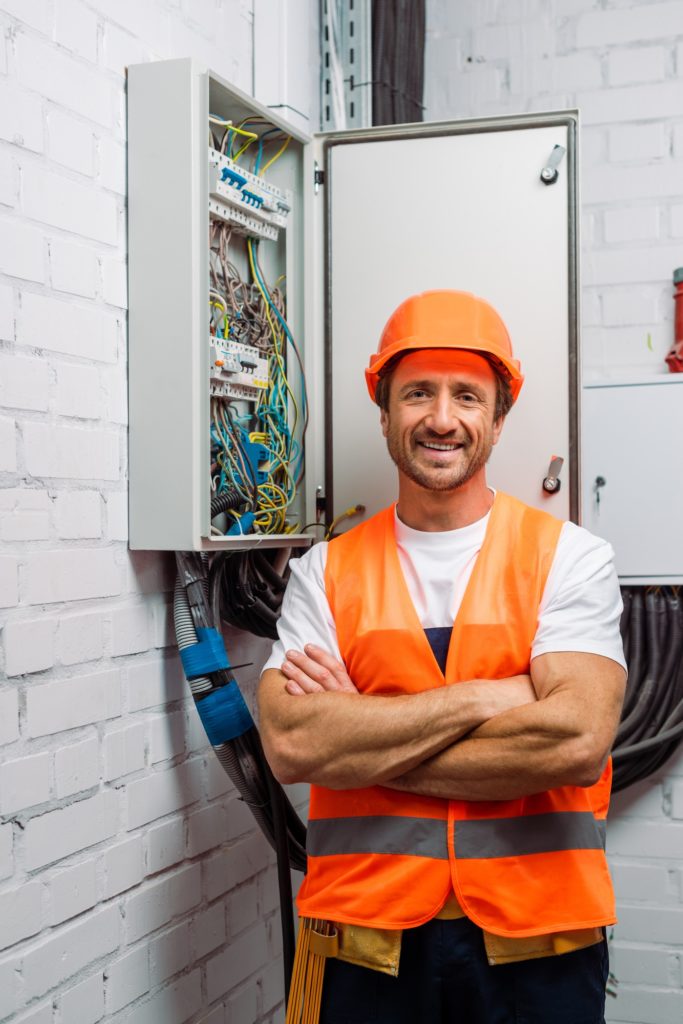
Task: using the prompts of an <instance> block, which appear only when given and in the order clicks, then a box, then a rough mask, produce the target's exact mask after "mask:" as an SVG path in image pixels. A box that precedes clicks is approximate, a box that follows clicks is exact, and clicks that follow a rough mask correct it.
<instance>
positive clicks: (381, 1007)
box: [259, 291, 625, 1024]
mask: <svg viewBox="0 0 683 1024" xmlns="http://www.w3.org/2000/svg"><path fill="white" fill-rule="evenodd" d="M366 378H367V383H368V388H369V390H370V394H371V396H372V397H373V399H374V400H375V401H377V403H378V404H379V406H380V409H381V426H382V431H383V434H384V436H385V438H386V441H387V446H388V449H389V453H390V455H391V457H392V459H393V461H394V462H395V464H396V466H397V469H398V477H399V497H398V504H397V505H396V506H395V507H392V508H389V509H385V510H384V511H383V512H380V513H379V514H378V515H377V516H374V517H372V518H371V519H370V520H368V521H367V522H365V523H363V524H361V525H360V526H358V527H356V528H355V529H354V530H351V531H349V532H348V533H346V534H344V535H342V536H341V537H338V538H337V539H335V540H334V541H333V542H332V543H330V544H328V545H323V544H319V545H317V546H316V547H314V548H313V549H312V550H311V552H309V553H307V554H306V555H305V556H304V557H303V558H301V559H300V560H299V561H298V562H295V563H293V568H292V578H291V581H290V584H289V588H288V591H287V595H286V598H285V602H284V606H283V614H282V619H281V628H280V642H279V643H278V644H276V645H275V647H274V650H273V655H272V657H271V659H270V661H269V662H268V664H267V666H266V670H265V671H264V674H263V677H262V681H261V687H260V697H259V699H260V715H261V731H262V736H263V740H264V745H265V749H266V753H267V755H268V758H269V761H270V763H271V765H272V767H273V771H274V772H275V774H276V776H277V777H278V778H279V779H280V780H281V781H282V782H296V781H302V780H305V781H308V782H310V783H311V784H312V789H311V806H310V818H309V833H308V854H309V860H308V871H307V875H306V878H305V880H304V883H303V885H302V888H301V892H300V894H299V900H298V905H299V910H300V913H301V914H302V915H303V916H304V917H306V918H316V919H323V920H326V921H332V922H335V923H336V925H337V926H338V927H339V929H340V932H341V936H340V938H341V948H340V953H339V957H340V958H338V959H331V960H330V961H329V962H328V964H327V967H326V974H325V983H324V991H323V1006H322V1015H321V1020H322V1021H324V1022H326V1024H330V1022H342V1021H343V1022H344V1024H353V1022H369V1021H372V1022H382V1024H403V1022H406V1024H408V1022H410V1024H415V1022H423V1021H424V1022H429V1024H438V1022H441V1021H443V1022H446V1021H448V1022H449V1024H454V1022H462V1024H512V1022H520V1021H524V1022H525V1024H550V1022H552V1024H597V1022H599V1021H602V1020H603V1014H604V995H605V980H606V974H607V956H606V944H605V939H604V926H605V925H608V924H611V923H612V922H613V921H614V920H615V916H614V902H613V894H612V890H611V884H610V881H609V875H608V871H607V865H606V861H605V857H604V852H603V847H604V824H605V816H606V813H607V805H608V801H609V786H610V767H609V763H608V755H609V750H610V747H611V744H612V741H613V738H614V733H615V730H616V727H617V723H618V719H619V713H620V708H621V702H622V698H623V689H624V679H625V673H624V661H623V653H622V649H621V643H620V637H619V630H618V621H619V613H620V610H621V602H620V596H619V590H618V585H617V581H616V577H615V574H614V569H613V565H612V554H611V549H610V548H609V545H607V544H605V543H604V542H603V541H599V540H597V539H596V538H594V537H592V536H591V535H590V534H588V533H587V532H586V531H584V530H582V529H580V528H579V527H577V526H575V525H574V524H571V523H567V524H562V523H560V522H559V521H558V520H556V519H554V518H553V517H551V516H549V515H548V514H547V513H545V512H541V511H538V510H536V509H532V508H529V507H527V506H525V505H522V504H521V503H520V502H518V501H516V500H515V499H514V498H510V497H509V496H507V495H504V494H501V493H498V494H495V495H494V493H493V492H492V491H491V490H490V489H489V488H488V486H487V483H486V473H485V466H486V461H487V459H488V457H489V455H490V453H491V449H492V447H493V445H494V444H496V442H497V441H498V438H499V437H500V433H501V430H502V428H503V424H504V419H505V415H506V413H507V412H508V410H509V408H510V406H511V405H512V403H513V402H514V401H515V399H516V398H517V395H518V393H519V390H520V388H521V385H522V381H523V377H522V374H521V370H520V366H519V363H518V362H517V361H516V360H515V359H514V357H513V355H512V349H511V345H510V340H509V337H508V334H507V331H506V328H505V326H504V324H503V322H502V320H501V319H500V317H499V316H498V314H497V313H496V312H495V310H493V308H492V307H491V306H490V305H489V304H488V303H486V302H484V301H483V300H482V299H479V298H476V297H475V296H472V295H469V294H466V293H462V292H452V291H434V292H425V293H423V294H421V295H417V296H413V297H411V298H410V299H408V300H406V301H405V302H404V303H402V304H401V306H399V308H398V309H397V310H396V311H395V313H394V314H393V315H392V317H391V318H390V319H389V321H388V323H387V325H386V327H385V329H384V332H383V335H382V339H381V342H380V348H379V353H378V354H377V355H375V356H373V357H372V359H371V361H370V368H369V370H367V371H366ZM285 652H286V653H285ZM373 968H374V969H373ZM392 975H397V976H392Z"/></svg>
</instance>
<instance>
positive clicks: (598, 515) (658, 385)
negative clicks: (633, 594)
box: [582, 373, 683, 585]
mask: <svg viewBox="0 0 683 1024" xmlns="http://www.w3.org/2000/svg"><path fill="white" fill-rule="evenodd" d="M582 419H583V422H582V429H583V433H584V436H585V438H586V444H585V456H584V472H583V523H584V525H585V526H586V527H587V528H588V529H589V530H591V531H592V532H593V533H596V534H597V535H598V536H599V537H604V538H605V539H606V540H608V541H609V542H610V543H611V544H612V546H613V548H614V553H615V562H616V567H617V573H618V574H619V577H620V578H621V582H622V583H624V584H659V585H664V584H679V583H681V582H683V546H681V544H680V528H679V527H680V519H679V518H678V517H679V516H680V514H681V509H683V477H681V474H680V472H679V471H678V462H677V460H676V459H675V456H673V454H672V453H673V452H674V451H675V441H676V439H677V438H679V437H681V436H683V375H681V374H667V373H662V374H660V375H659V376H656V377H650V378H649V379H644V380H636V381H631V382H628V381H603V382H601V383H597V382H596V383H593V384H590V385H587V386H586V388H585V389H584V395H583V403H582ZM672 439H674V440H673V443H672Z"/></svg>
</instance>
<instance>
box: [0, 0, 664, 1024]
mask: <svg viewBox="0 0 683 1024" xmlns="http://www.w3.org/2000/svg"><path fill="white" fill-rule="evenodd" d="M277 4H278V7H279V12H278V17H279V23H280V24H282V25H283V26H285V29H286V31H283V32H282V33H281V35H279V36H278V35H277V34H275V35H273V33H270V37H271V38H270V42H269V43H268V41H267V38H266V37H267V36H268V33H264V32H257V33H254V6H255V0H197V2H196V3H195V2H192V3H190V2H187V0H183V2H182V3H173V4H169V3H167V2H166V0H149V2H145V3H140V2H139V0H0V609H2V612H1V613H0V751H1V756H0V948H2V952H0V1020H1V1021H2V1022H3V1024H7V1022H8V1021H12V1024H54V1021H59V1022H60V1024H90V1022H98V1021H102V1022H104V1024H108V1022H109V1021H112V1022H113V1024H118V1022H119V1021H123V1020H124V1019H125V1020H126V1022H127V1024H159V1021H162V1020H163V1021H164V1024H199V1022H205V1024H227V1022H228V1021H230V1024H240V1022H242V1024H247V1022H248V1024H275V1021H276V1020H279V1019H280V1017H279V1014H280V1011H281V1000H280V994H281V992H280V987H279V986H281V982H279V981H278V977H277V970H275V969H274V968H273V964H274V962H277V949H276V944H274V943H273V941H272V939H271V937H270V935H271V929H270V920H271V919H273V918H275V915H276V913H277V908H276V904H275V901H274V900H273V898H272V878H273V861H272V856H271V854H270V851H269V849H268V847H267V844H266V843H265V841H264V840H263V839H262V838H261V836H260V834H258V833H257V832H256V830H255V826H254V823H253V820H252V818H251V816H250V813H249V811H248V809H246V808H245V807H244V805H243V803H241V802H240V801H238V800H237V798H236V794H235V791H234V789H233V787H232V785H231V784H230V782H229V780H227V778H226V776H225V774H224V772H223V770H222V769H221V768H220V765H218V763H217V762H216V759H215V757H214V755H213V754H212V752H211V751H207V744H206V739H205V737H204V735H203V732H202V730H201V726H200V724H199V723H198V720H197V715H196V712H195V711H194V707H193V705H192V702H191V700H190V698H189V694H188V689H187V685H186V683H185V681H184V679H183V675H182V671H181V669H180V666H179V661H178V658H177V656H176V654H175V653H174V650H173V638H172V636H171V628H170V615H169V602H170V597H171V595H170V591H171V590H172V585H173V567H172V561H171V559H170V558H169V557H168V556H166V557H163V558H160V557H159V556H157V555H155V554H154V553H135V554H133V555H131V554H130V553H129V552H128V551H127V549H126V541H127V537H128V522H127V497H128V496H127V479H126V465H127V450H126V433H127V425H128V413H127V379H126V364H127V334H126V326H127V325H126V318H127V305H128V294H127V293H128V289H127V250H126V223H125V216H126V199H127V196H126V121H125V71H126V66H127V64H129V63H134V62H142V61H149V60H156V59H163V58H168V57H181V56H182V57H184V56H194V57H197V58H198V59H200V60H201V59H204V60H206V61H207V63H208V64H209V65H210V66H211V67H212V68H213V69H214V70H215V71H216V72H218V73H219V74H221V75H222V76H223V77H224V78H226V79H227V80H229V81H233V82H234V83H235V84H236V85H237V86H238V87H240V88H242V89H244V90H245V91H247V92H249V91H250V90H251V88H252V82H254V83H255V84H256V87H257V89H258V91H259V99H260V100H261V101H262V102H264V103H266V104H269V103H270V104H285V105H286V104H290V106H291V107H292V108H296V110H297V111H299V112H303V114H301V113H296V112H295V111H294V110H292V111H291V117H292V119H293V121H295V122H296V124H297V126H298V127H299V128H302V129H304V130H306V129H307V128H309V129H311V128H315V124H314V123H313V122H312V121H311V120H309V119H308V118H307V117H306V115H307V114H308V113H311V112H312V110H313V103H314V102H315V101H316V99H317V98H316V96H315V92H316V91H317V80H316V76H315V70H314V69H315V66H316V64H317V39H316V34H315V29H314V28H311V25H315V22H316V19H317V6H318V5H317V0H292V2H291V3H289V2H288V3H287V4H285V0H277ZM264 12H265V13H264ZM285 15H286V16H285ZM272 16H273V14H272V5H258V10H257V13H256V17H257V18H258V17H261V18H263V17H272ZM252 42H253V43H254V47H253V48H252ZM252 58H255V60H253V59H252ZM591 60H593V61H594V62H595V61H596V60H597V58H596V57H595V56H594V55H592V56H591ZM598 63H599V61H598ZM257 65H258V68H259V69H260V70H259V73H257ZM266 69H267V71H268V74H266V73H265V71H266ZM312 69H313V70H312ZM494 78H495V81H494V83H493V84H492V85H491V90H492V94H493V95H497V94H498V91H499V90H500V89H501V87H502V86H501V83H500V82H499V81H498V80H497V77H496V76H494ZM286 109H287V107H286V106H285V107H283V108H282V110H283V111H286ZM170 142H171V144H172V140H170ZM681 155H682V156H683V146H681ZM230 644H231V646H230V653H231V657H232V660H233V662H238V663H239V662H254V667H253V669H252V671H251V676H250V675H249V674H248V673H247V674H245V675H244V679H245V682H246V684H247V686H249V687H252V686H253V683H254V678H255V676H256V675H257V674H258V667H259V664H260V663H261V661H262V659H263V657H265V654H266V652H267V646H268V645H267V644H264V643H257V644H246V645H244V650H242V649H241V646H240V641H239V640H238V638H237V637H236V636H235V635H232V636H231V639H230ZM164 648H169V649H168V650H164ZM266 879H270V880H271V881H270V882H269V883H268V886H266ZM262 883H263V884H262ZM266 891H267V892H268V893H269V894H270V895H269V898H268V899H267V900H263V899H262V898H261V893H263V892H266ZM228 912H229V918H230V926H229V928H228ZM245 936H247V937H254V941H253V942H251V943H250V941H248V940H245V938H244V937H245ZM221 956H222V957H224V958H225V959H226V960H229V961H230V964H231V965H232V972H233V973H232V975H231V977H228V978H227V979H225V978H224V979H222V980H221V983H220V984H219V983H218V982H217V981H215V980H213V979H215V978H216V971H217V967H216V958H219V957H221ZM210 963H213V964H214V966H213V967H211V968H210V967H209V965H210ZM209 973H211V978H212V981H211V984H210V985H209V982H208V976H209ZM231 978H232V980H231Z"/></svg>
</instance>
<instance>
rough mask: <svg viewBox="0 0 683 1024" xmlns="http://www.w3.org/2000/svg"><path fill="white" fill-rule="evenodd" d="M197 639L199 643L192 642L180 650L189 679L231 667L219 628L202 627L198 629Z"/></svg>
mask: <svg viewBox="0 0 683 1024" xmlns="http://www.w3.org/2000/svg"><path fill="white" fill-rule="evenodd" d="M197 640H198V641H199V642H198V643H196V644H192V646H191V647H186V648H185V650H183V651H181V652H180V659H181V661H182V663H183V669H184V670H185V675H186V676H187V678H188V679H197V677H198V676H208V675H210V674H211V672H217V671H218V670H219V669H221V668H230V662H229V661H228V656H227V654H226V653H225V644H224V643H223V637H222V636H221V634H220V633H219V632H218V630H217V629H206V628H201V627H200V628H199V629H198V630H197Z"/></svg>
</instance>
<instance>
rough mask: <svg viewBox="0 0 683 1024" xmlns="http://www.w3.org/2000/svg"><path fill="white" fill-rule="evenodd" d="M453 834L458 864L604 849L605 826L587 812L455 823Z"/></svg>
mask: <svg viewBox="0 0 683 1024" xmlns="http://www.w3.org/2000/svg"><path fill="white" fill-rule="evenodd" d="M454 830H455V833H454V845H455V856H456V858H459V859H460V860H471V859H473V858H487V857H520V856H523V855H524V854H529V853H553V852H557V851H559V850H604V848H605V822H604V821H602V820H599V819H596V818H595V817H594V816H593V815H592V814H591V812H590V811H558V812H556V813H554V814H528V815H525V816H524V817H520V818H484V819H480V820H479V821H456V822H455V824H454Z"/></svg>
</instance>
